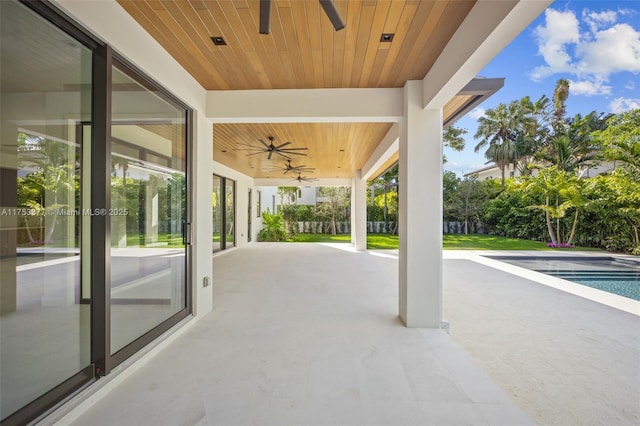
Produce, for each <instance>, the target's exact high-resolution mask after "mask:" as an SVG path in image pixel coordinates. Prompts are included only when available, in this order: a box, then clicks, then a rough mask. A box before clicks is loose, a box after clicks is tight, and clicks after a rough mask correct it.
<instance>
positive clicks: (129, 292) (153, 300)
mask: <svg viewBox="0 0 640 426" xmlns="http://www.w3.org/2000/svg"><path fill="white" fill-rule="evenodd" d="M111 102H112V117H111V122H112V125H111V170H112V172H111V215H110V218H111V352H112V353H115V352H117V351H119V350H120V349H122V348H123V347H125V346H126V345H127V344H129V343H131V342H132V341H134V340H135V339H137V338H138V337H140V336H142V335H143V334H144V333H146V332H147V331H149V330H150V329H152V328H153V327H155V326H157V325H158V324H160V323H161V322H163V321H164V320H166V319H168V318H169V317H171V316H172V315H174V314H176V313H177V312H179V311H181V310H183V309H185V308H186V269H185V267H186V245H185V241H184V235H183V231H185V227H186V222H187V221H186V196H187V194H186V171H187V169H186V164H187V161H186V120H187V116H186V111H185V110H184V108H179V107H177V106H176V105H174V104H173V103H171V102H169V101H168V100H167V99H166V98H165V97H164V96H163V95H162V94H161V93H159V92H157V91H154V90H149V89H148V88H146V87H145V86H143V85H142V84H140V83H139V82H138V81H136V80H135V79H134V78H132V76H130V75H128V74H127V73H125V72H124V71H123V70H121V69H120V68H118V67H114V68H113V73H112V101H111Z"/></svg>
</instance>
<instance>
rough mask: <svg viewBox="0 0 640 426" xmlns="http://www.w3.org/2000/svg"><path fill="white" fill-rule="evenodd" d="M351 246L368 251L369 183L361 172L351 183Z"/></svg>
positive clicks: (359, 171)
mask: <svg viewBox="0 0 640 426" xmlns="http://www.w3.org/2000/svg"><path fill="white" fill-rule="evenodd" d="M351 244H353V245H354V246H355V247H356V250H357V251H364V250H366V249H367V181H366V180H365V179H362V171H361V170H356V172H355V176H354V177H353V179H352V182H351Z"/></svg>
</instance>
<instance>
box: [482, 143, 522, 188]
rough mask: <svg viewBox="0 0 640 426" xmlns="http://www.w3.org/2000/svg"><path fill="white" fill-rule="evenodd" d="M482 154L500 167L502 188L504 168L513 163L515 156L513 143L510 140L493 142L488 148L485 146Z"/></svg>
mask: <svg viewBox="0 0 640 426" xmlns="http://www.w3.org/2000/svg"><path fill="white" fill-rule="evenodd" d="M484 156H485V158H486V159H487V160H489V161H492V162H494V163H496V165H497V166H498V168H499V169H500V175H501V178H502V188H504V183H505V169H506V168H507V167H508V166H509V164H513V161H514V158H515V145H514V144H513V143H511V142H510V141H508V142H507V143H503V144H493V145H491V146H489V148H487V151H486V152H485V153H484Z"/></svg>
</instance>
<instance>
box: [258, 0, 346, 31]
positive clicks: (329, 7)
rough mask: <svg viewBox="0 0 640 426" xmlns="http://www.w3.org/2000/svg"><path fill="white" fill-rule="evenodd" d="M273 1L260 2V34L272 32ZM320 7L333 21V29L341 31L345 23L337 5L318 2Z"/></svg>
mask: <svg viewBox="0 0 640 426" xmlns="http://www.w3.org/2000/svg"><path fill="white" fill-rule="evenodd" d="M271 1H272V0H260V34H269V32H270V31H271ZM318 1H319V2H320V6H322V8H323V9H324V13H326V14H327V17H328V18H329V20H330V21H331V24H332V25H333V28H335V30H336V31H340V30H341V29H343V28H344V26H345V25H344V22H343V21H342V18H341V17H340V14H339V13H338V9H336V5H335V4H333V0H318Z"/></svg>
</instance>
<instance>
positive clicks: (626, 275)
mask: <svg viewBox="0 0 640 426" xmlns="http://www.w3.org/2000/svg"><path fill="white" fill-rule="evenodd" d="M491 258H492V259H495V260H499V261H501V262H505V263H509V264H511V265H515V266H520V267H522V268H526V269H530V270H532V271H536V272H541V273H543V274H547V275H551V276H554V277H558V278H562V279H565V280H568V281H572V282H575V283H578V284H582V285H586V286H589V287H593V288H597V289H599V290H604V291H606V292H609V293H613V294H617V295H619V296H624V297H628V298H629V299H635V300H640V261H638V262H636V261H633V260H622V259H616V258H613V257H594V258H591V257H590V258H584V257H582V258H573V257H569V258H566V257H546V258H545V257H538V258H531V257H518V256H513V257H509V256H491Z"/></svg>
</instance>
